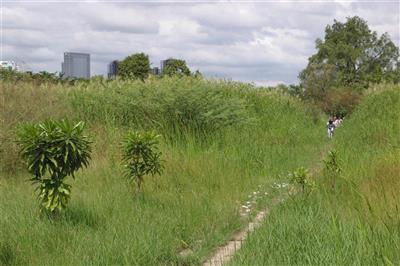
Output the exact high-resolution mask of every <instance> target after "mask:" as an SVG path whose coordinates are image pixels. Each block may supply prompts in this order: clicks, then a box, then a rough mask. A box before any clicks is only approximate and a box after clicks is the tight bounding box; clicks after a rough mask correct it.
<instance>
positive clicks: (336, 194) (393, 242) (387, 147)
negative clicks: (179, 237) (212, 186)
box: [232, 84, 400, 265]
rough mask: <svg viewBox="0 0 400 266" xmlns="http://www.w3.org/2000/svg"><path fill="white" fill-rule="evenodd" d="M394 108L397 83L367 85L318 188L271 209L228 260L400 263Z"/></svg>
mask: <svg viewBox="0 0 400 266" xmlns="http://www.w3.org/2000/svg"><path fill="white" fill-rule="evenodd" d="M399 113H400V86H399V85H387V84H386V85H384V84H381V85H380V86H376V87H374V88H371V89H370V90H369V92H368V94H367V95H366V96H365V97H364V98H363V99H362V101H361V103H360V104H359V105H358V106H357V107H356V109H355V110H354V112H353V113H352V115H351V117H349V118H347V119H346V121H345V123H344V124H343V125H342V126H341V127H340V130H338V131H337V133H336V136H335V140H334V141H333V142H332V143H331V145H333V147H332V151H334V152H331V153H328V157H327V158H326V160H325V161H326V163H325V164H323V165H322V167H323V168H322V169H321V170H323V171H322V172H321V175H320V178H318V179H316V182H318V185H319V186H318V187H319V189H318V190H316V191H315V193H312V194H311V195H310V197H308V198H307V199H306V200H304V201H300V200H298V201H286V202H285V203H283V204H281V205H280V206H279V207H278V208H275V209H274V210H273V211H272V212H271V214H270V215H269V216H268V219H266V221H265V223H264V224H263V225H262V226H261V227H260V228H259V229H258V231H257V234H254V236H253V237H251V238H249V239H248V241H246V243H245V244H244V245H243V247H242V248H241V249H240V251H239V252H238V253H237V255H236V256H235V257H234V259H233V262H232V265H398V264H399V263H400V254H399V246H400V227H399V225H400V223H399V221H400V212H399V202H400V194H399V190H400V179H399V173H400V160H399V158H400V152H399V147H400V138H399V132H400V123H399ZM328 173H330V174H333V175H337V176H340V179H337V180H336V182H337V183H336V188H335V189H334V190H332V189H325V187H326V188H330V185H331V180H330V179H328V178H324V177H326V176H327V175H328ZM265 250H269V252H265ZM254 254H259V256H254Z"/></svg>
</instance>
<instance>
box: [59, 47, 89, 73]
mask: <svg viewBox="0 0 400 266" xmlns="http://www.w3.org/2000/svg"><path fill="white" fill-rule="evenodd" d="M61 73H62V74H63V76H64V77H67V78H69V77H71V78H86V79H88V78H90V54H85V53H70V52H65V53H64V62H62V63H61Z"/></svg>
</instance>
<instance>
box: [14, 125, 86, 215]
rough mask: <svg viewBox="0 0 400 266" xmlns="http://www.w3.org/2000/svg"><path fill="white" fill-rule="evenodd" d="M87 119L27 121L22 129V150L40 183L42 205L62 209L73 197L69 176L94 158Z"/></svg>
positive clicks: (19, 138) (52, 209)
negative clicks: (85, 133)
mask: <svg viewBox="0 0 400 266" xmlns="http://www.w3.org/2000/svg"><path fill="white" fill-rule="evenodd" d="M84 125H85V124H84V123H83V122H79V123H77V124H75V125H74V124H71V123H70V122H69V121H67V120H61V121H53V120H48V121H46V122H43V123H38V124H26V125H24V126H23V127H21V129H20V130H19V132H18V141H17V143H18V145H19V146H20V154H21V156H22V158H23V159H24V160H25V161H26V164H27V167H28V171H29V172H30V173H31V174H33V175H34V176H33V177H32V178H31V181H32V182H33V183H37V184H39V187H38V189H39V200H40V206H41V209H42V210H43V209H45V210H47V211H50V212H55V211H62V210H63V209H64V208H65V207H66V206H67V203H68V201H69V199H70V193H71V185H68V184H66V183H65V182H64V181H65V178H66V177H67V176H72V178H75V175H74V174H75V172H76V171H78V170H79V169H80V168H82V167H87V166H88V164H89V160H90V152H91V147H90V143H91V142H90V140H89V139H88V137H87V136H86V135H84V134H83V130H84Z"/></svg>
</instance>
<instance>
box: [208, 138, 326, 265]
mask: <svg viewBox="0 0 400 266" xmlns="http://www.w3.org/2000/svg"><path fill="white" fill-rule="evenodd" d="M329 148H330V145H329V144H328V145H324V147H323V148H322V149H321V151H320V152H319V154H318V156H317V157H316V158H315V159H314V160H313V162H312V163H311V168H310V174H311V175H312V176H315V175H317V174H318V172H319V171H320V169H321V158H323V157H324V156H325V154H326V153H327V151H328V149H329ZM285 200H286V197H283V196H282V195H280V196H277V197H276V198H275V199H273V200H272V204H271V205H270V206H269V207H268V208H266V209H264V210H262V211H259V212H258V213H257V215H256V216H255V217H254V219H253V220H252V221H250V222H249V223H248V224H247V226H246V227H245V228H244V229H242V230H240V231H239V232H236V233H235V234H234V235H233V236H232V237H231V239H230V240H229V241H228V242H227V243H226V244H225V245H223V246H220V247H218V248H217V249H216V250H215V252H214V253H213V254H212V256H211V257H210V258H209V259H207V260H206V261H205V262H204V263H203V266H222V265H225V264H226V263H227V262H229V261H230V260H231V259H232V258H233V256H234V255H235V253H236V252H237V251H238V250H239V249H240V248H241V246H242V245H243V243H244V241H245V240H246V238H247V237H248V236H249V234H250V233H251V232H253V231H254V230H256V229H257V228H258V227H260V225H261V224H262V222H263V221H264V220H265V219H266V218H267V217H268V214H269V210H270V209H271V208H272V207H274V206H276V205H278V204H280V203H282V202H284V201H285Z"/></svg>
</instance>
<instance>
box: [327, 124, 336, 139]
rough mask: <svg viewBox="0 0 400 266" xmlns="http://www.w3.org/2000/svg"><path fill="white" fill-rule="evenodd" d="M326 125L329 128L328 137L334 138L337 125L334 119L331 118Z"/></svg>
mask: <svg viewBox="0 0 400 266" xmlns="http://www.w3.org/2000/svg"><path fill="white" fill-rule="evenodd" d="M326 127H327V128H328V138H330V139H331V138H332V137H333V131H334V130H335V128H336V126H335V124H334V123H333V120H332V119H329V121H328V123H327V124H326Z"/></svg>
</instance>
